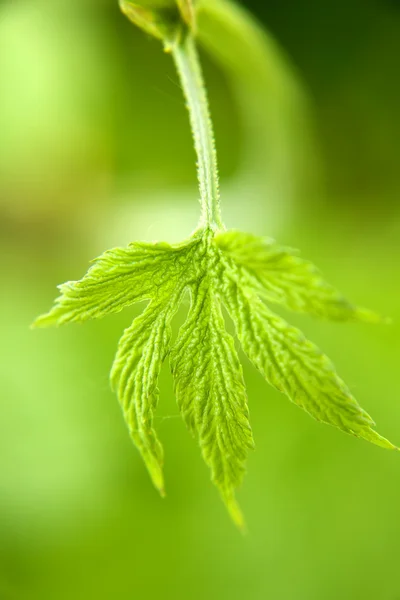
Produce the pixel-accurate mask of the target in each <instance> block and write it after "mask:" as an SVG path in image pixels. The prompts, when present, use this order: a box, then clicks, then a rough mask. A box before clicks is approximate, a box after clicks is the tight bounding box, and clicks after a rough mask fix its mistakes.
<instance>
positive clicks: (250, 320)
mask: <svg viewBox="0 0 400 600" xmlns="http://www.w3.org/2000/svg"><path fill="white" fill-rule="evenodd" d="M221 279H222V281H221V282H220V293H221V297H222V299H223V302H224V304H225V305H226V307H227V309H228V312H229V314H230V316H231V318H232V319H233V321H234V323H235V327H236V331H237V334H238V337H239V340H240V344H241V346H242V348H243V351H244V352H245V354H246V355H247V356H248V358H249V359H250V361H251V362H252V363H253V364H254V366H255V367H256V368H257V369H258V370H259V371H260V372H261V373H262V375H263V376H264V377H265V379H266V380H267V381H268V383H270V384H271V385H272V386H274V387H275V388H276V389H277V390H279V391H280V392H282V393H284V394H286V395H287V396H288V398H289V399H290V400H291V401H292V402H294V403H295V404H297V405H298V406H299V407H300V408H303V409H304V410H305V411H306V412H308V413H309V414H310V415H311V416H312V417H314V418H315V419H317V420H318V421H322V422H324V423H327V424H329V425H334V426H336V427H338V428H339V429H341V430H342V431H345V432H346V433H349V434H352V435H355V436H356V437H361V438H364V439H365V440H367V441H369V442H372V443H374V444H376V445H378V446H382V447H384V448H389V449H395V447H394V446H393V444H391V443H390V442H389V441H388V440H386V439H385V438H383V437H382V436H380V435H379V434H378V433H377V432H376V431H374V430H373V429H372V427H373V426H374V425H375V423H374V421H373V420H372V419H371V417H370V416H369V415H368V414H367V413H366V412H365V411H364V410H363V409H362V408H361V407H360V406H359V404H358V403H357V402H356V400H355V398H354V397H353V396H352V394H351V392H350V390H349V389H348V387H347V386H346V385H345V384H344V382H343V381H342V380H341V379H340V378H339V376H338V375H337V373H336V371H335V368H334V366H333V364H332V363H331V361H330V360H329V359H328V357H327V356H325V355H324V354H323V353H322V352H321V351H320V350H319V348H317V347H316V346H315V345H314V344H313V343H312V342H310V341H308V340H307V339H306V338H305V337H304V335H303V334H302V333H301V331H299V330H298V329H295V328H294V327H291V326H290V325H288V323H286V321H284V320H283V319H282V318H280V317H278V316H277V315H275V314H274V313H273V312H271V311H270V310H269V309H268V308H267V307H266V306H265V305H264V304H263V303H262V302H261V300H260V299H259V298H258V297H257V296H256V295H255V294H254V292H253V291H252V290H251V288H248V287H246V285H243V280H242V278H241V275H240V266H239V267H236V268H235V267H233V266H232V264H229V263H228V262H226V264H225V269H224V271H223V275H222V278H221Z"/></svg>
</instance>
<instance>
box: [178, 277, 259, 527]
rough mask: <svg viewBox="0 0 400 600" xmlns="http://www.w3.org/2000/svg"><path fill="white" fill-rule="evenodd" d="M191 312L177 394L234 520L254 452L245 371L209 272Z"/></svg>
mask: <svg viewBox="0 0 400 600" xmlns="http://www.w3.org/2000/svg"><path fill="white" fill-rule="evenodd" d="M190 289H191V308H190V312H189V315H188V319H187V321H186V323H185V324H184V325H183V326H182V327H181V330H180V332H179V337H178V339H177V341H176V344H175V346H174V347H173V349H172V352H171V357H170V361H171V369H172V373H173V377H174V382H175V394H176V398H177V402H178V405H179V407H180V410H181V412H182V416H183V418H184V420H185V422H186V424H187V427H188V428H189V430H190V431H191V432H192V433H193V434H194V435H195V437H196V438H197V439H198V441H199V444H200V447H201V450H202V454H203V457H204V460H205V462H206V463H207V465H208V466H209V467H210V468H211V472H212V480H213V482H214V483H215V485H216V486H217V487H218V489H219V491H220V493H221V496H222V498H223V500H224V502H225V504H226V506H227V508H228V510H229V512H230V514H231V516H232V518H233V520H234V522H235V523H236V524H237V525H238V526H239V527H240V528H243V526H244V521H243V517H242V515H241V512H240V509H239V507H238V505H237V503H236V501H235V488H236V487H238V486H239V485H240V483H241V481H242V477H243V473H244V464H245V460H246V458H247V453H248V450H249V449H250V448H253V437H252V431H251V427H250V423H249V417H248V408H247V398H246V391H245V386H244V381H243V375H242V368H241V365H240V363H239V359H238V356H237V353H236V350H235V346H234V343H233V339H232V337H231V336H230V335H229V334H228V333H227V332H226V330H225V324H224V320H223V318H222V314H221V309H220V306H219V303H218V301H217V299H216V298H215V296H214V294H213V286H212V281H211V279H210V277H208V276H207V274H205V276H204V278H202V279H200V280H199V281H198V282H196V284H194V285H192V286H191V288H190Z"/></svg>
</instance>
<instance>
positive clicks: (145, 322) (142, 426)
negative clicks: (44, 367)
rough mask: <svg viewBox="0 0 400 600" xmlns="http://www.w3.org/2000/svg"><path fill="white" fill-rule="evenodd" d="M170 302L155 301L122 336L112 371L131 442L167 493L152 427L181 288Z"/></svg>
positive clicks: (157, 443)
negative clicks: (161, 374)
mask: <svg viewBox="0 0 400 600" xmlns="http://www.w3.org/2000/svg"><path fill="white" fill-rule="evenodd" d="M175 283H176V284H177V289H176V292H175V293H174V294H172V295H171V296H170V297H169V298H168V297H166V298H165V299H160V300H159V301H154V300H153V301H152V302H151V303H150V304H149V306H148V307H147V309H146V310H145V311H144V313H143V314H142V315H141V316H140V317H137V318H136V319H135V320H134V321H133V324H132V325H131V327H129V328H128V329H126V330H125V333H124V335H123V336H122V338H121V340H120V342H119V346H118V352H117V356H116V357H115V361H114V364H113V367H112V370H111V385H112V388H113V390H114V391H115V392H116V393H117V396H118V399H119V402H120V404H121V407H122V410H123V413H124V417H125V421H126V423H127V425H128V428H129V433H130V435H131V438H132V440H133V442H134V444H135V445H136V447H137V448H138V450H139V451H140V453H141V455H142V458H143V460H144V462H145V464H146V466H147V469H148V471H149V473H150V476H151V478H152V481H153V483H154V485H155V487H156V488H157V489H158V490H159V491H160V493H161V495H162V496H163V495H164V494H165V491H164V477H163V449H162V446H161V444H160V441H159V440H158V437H157V434H156V431H155V429H154V427H153V414H154V411H155V409H156V407H157V403H158V387H157V383H158V377H159V374H160V370H161V367H162V364H163V362H164V360H165V358H166V356H167V353H168V350H169V344H170V340H171V325H170V323H171V319H172V317H173V315H174V313H175V311H176V310H177V308H178V306H179V302H180V295H181V291H182V290H181V288H180V287H179V284H178V281H176V280H175Z"/></svg>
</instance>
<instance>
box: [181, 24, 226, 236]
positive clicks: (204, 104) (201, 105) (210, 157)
mask: <svg viewBox="0 0 400 600" xmlns="http://www.w3.org/2000/svg"><path fill="white" fill-rule="evenodd" d="M171 52H172V55H173V57H174V61H175V65H176V68H177V70H178V73H179V77H180V80H181V84H182V88H183V91H184V94H185V98H186V101H187V106H188V109H189V115H190V123H191V126H192V133H193V139H194V145H195V150H196V154H197V176H198V180H199V187H200V204H201V212H202V215H201V225H202V226H205V227H207V228H210V229H222V228H223V224H222V219H221V207H220V200H219V178H218V166H217V152H216V149H215V140H214V131H213V126H212V122H211V116H210V111H209V107H208V99H207V93H206V89H205V87H204V81H203V74H202V70H201V66H200V61H199V57H198V54H197V49H196V44H195V41H194V38H193V35H192V34H191V33H185V34H184V35H182V38H181V39H180V40H179V41H178V42H177V43H175V44H173V45H172V47H171Z"/></svg>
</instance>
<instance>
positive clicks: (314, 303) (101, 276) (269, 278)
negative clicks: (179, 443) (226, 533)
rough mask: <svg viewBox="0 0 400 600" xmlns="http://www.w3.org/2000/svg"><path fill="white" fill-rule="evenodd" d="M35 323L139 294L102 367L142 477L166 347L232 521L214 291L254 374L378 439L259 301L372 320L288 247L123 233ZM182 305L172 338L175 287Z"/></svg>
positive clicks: (229, 425)
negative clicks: (128, 237) (166, 240)
mask: <svg viewBox="0 0 400 600" xmlns="http://www.w3.org/2000/svg"><path fill="white" fill-rule="evenodd" d="M60 291H61V296H60V297H59V298H58V299H57V300H56V303H55V305H54V308H53V309H51V311H50V312H49V313H48V314H47V315H44V316H42V317H39V318H38V320H37V321H36V323H35V325H36V326H41V327H42V326H48V325H60V324H63V323H68V322H72V321H77V322H82V321H85V320H87V319H89V318H98V317H103V316H105V315H106V314H110V313H114V312H118V311H120V310H122V309H123V308H124V307H125V306H128V305H130V304H133V303H135V302H138V301H141V300H149V301H150V302H149V304H148V305H147V307H146V308H145V309H144V311H143V313H142V314H141V315H140V316H139V317H137V318H136V319H135V320H134V321H133V323H132V325H131V326H130V327H129V328H128V329H126V331H125V332H124V334H123V336H122V338H121V340H120V343H119V347H118V351H117V355H116V358H115V361H114V365H113V367H112V372H111V383H112V387H113V389H114V390H115V391H116V393H117V396H118V399H119V402H120V404H121V407H122V410H123V413H124V417H125V420H126V422H127V425H128V428H129V431H130V435H131V437H132V440H133V442H134V444H135V445H136V447H137V448H138V450H139V451H140V453H141V455H142V457H143V459H144V462H145V464H146V466H147V468H148V471H149V473H150V476H151V478H152V480H153V483H154V485H155V486H156V487H157V488H158V489H159V491H160V492H161V494H162V495H163V494H164V479H163V449H162V446H161V443H160V441H159V440H158V437H157V434H156V431H155V429H154V425H153V415H154V411H155V410H156V407H157V402H158V377H159V373H160V370H161V366H162V364H163V362H164V361H165V359H166V358H167V356H169V358H170V365H171V371H172V376H173V379H174V387H175V394H176V398H177V402H178V406H179V408H180V411H181V413H182V417H183V419H184V421H185V423H186V425H187V427H188V429H189V430H190V431H191V432H192V433H193V435H194V436H195V438H196V439H197V441H198V443H199V445H200V448H201V451H202V454H203V458H204V460H205V462H206V463H207V465H208V466H209V468H210V469H211V474H212V480H213V482H214V483H215V485H216V486H217V487H218V489H219V491H220V494H221V497H222V499H223V501H224V502H225V504H226V506H227V508H228V510H229V512H230V514H231V516H232V518H233V520H234V521H235V522H236V524H237V525H238V526H239V527H242V526H243V519H242V516H241V512H240V509H239V508H238V505H237V503H236V500H235V490H236V488H237V487H238V486H239V485H240V483H241V480H242V476H243V473H244V468H245V461H246V458H247V454H248V451H249V450H250V449H251V448H252V447H253V437H252V431H251V427H250V422H249V413H248V407H247V398H246V391H245V386H244V382H243V374H242V368H241V365H240V362H239V359H238V356H237V352H236V349H235V344H234V340H233V338H232V337H231V336H230V335H229V334H228V333H227V331H226V329H225V323H224V319H223V316H222V312H221V303H222V304H223V305H224V306H225V307H226V309H227V311H228V313H229V315H230V317H231V318H232V320H233V322H234V325H235V329H236V333H237V336H238V339H239V341H240V344H241V347H242V349H243V351H244V352H245V354H246V355H247V356H248V358H249V359H250V361H251V362H252V363H253V364H254V365H255V367H256V368H257V369H259V371H260V372H261V373H262V374H263V376H264V377H265V379H266V380H267V381H268V382H269V383H270V384H271V385H273V386H274V387H275V388H277V389H278V390H279V391H281V392H282V393H284V394H286V395H287V396H288V397H289V399H290V400H291V401H292V402H294V403H295V404H297V405H298V406H300V407H301V408H303V409H304V410H305V411H307V412H308V413H309V414H310V415H311V416H313V417H314V418H316V419H317V420H320V421H323V422H325V423H328V424H330V425H334V426H336V427H338V428H339V429H341V430H343V431H345V432H346V433H349V434H352V435H355V436H357V437H361V438H364V439H365V440H368V441H370V442H372V443H374V444H376V445H378V446H382V447H385V448H390V449H394V448H395V446H393V445H392V444H391V443H390V442H389V441H388V440H386V439H385V438H383V437H381V436H380V435H379V434H378V433H377V432H376V431H374V429H373V426H374V422H373V421H372V419H371V417H370V416H369V415H368V414H367V413H366V412H365V411H364V410H363V409H362V408H361V407H360V406H359V404H358V403H357V402H356V400H355V398H354V397H353V396H352V394H351V392H350V390H349V389H348V388H347V387H346V385H345V384H344V382H343V381H342V380H341V379H340V378H339V376H338V375H337V374H336V371H335V369H334V367H333V365H332V363H331V362H330V360H329V359H328V358H327V357H326V356H325V355H324V354H323V353H322V352H321V351H320V350H319V349H318V348H317V347H316V346H315V345H314V344H312V343H311V342H309V341H308V340H307V339H306V338H305V337H304V336H303V334H302V333H301V332H300V331H299V330H297V329H295V328H294V327H291V326H290V325H288V324H287V323H286V322H285V321H284V320H283V319H282V318H281V317H278V316H277V315H275V314H274V313H273V312H271V311H270V310H269V308H268V307H267V306H266V304H265V303H264V300H270V301H273V302H279V303H280V304H283V305H285V306H287V307H289V308H292V309H294V310H299V311H301V312H310V313H311V314H314V315H318V316H324V317H330V318H333V319H341V320H355V319H358V320H374V319H375V317H373V316H372V315H373V313H369V312H368V311H361V310H359V309H357V308H356V307H353V306H352V305H351V304H350V303H349V302H347V301H346V300H344V299H343V297H342V296H341V295H340V294H339V293H338V292H337V291H336V290H334V288H333V287H331V286H330V285H329V284H327V283H325V282H324V281H323V280H322V278H321V276H320V275H319V273H318V272H317V271H316V270H315V268H314V267H313V266H312V265H311V264H310V263H308V262H306V261H303V260H302V259H299V258H298V257H296V256H295V255H294V254H293V253H292V252H291V251H289V250H287V249H283V248H280V247H278V246H277V245H275V243H272V242H269V241H266V240H265V239H263V238H256V237H254V236H250V235H248V234H243V233H240V232H220V233H218V234H217V235H216V234H215V232H214V231H212V230H210V229H208V228H205V229H204V230H199V231H198V232H196V233H195V234H194V235H193V237H192V238H191V239H190V240H188V241H187V242H184V243H182V244H180V245H176V246H170V245H168V244H159V243H158V244H147V243H135V244H131V245H130V246H129V247H128V248H127V249H115V250H110V251H108V252H106V253H105V254H103V256H101V257H100V258H99V259H97V260H96V261H95V264H94V266H92V267H91V268H90V269H89V271H88V273H87V274H86V275H85V276H84V277H83V279H82V280H80V281H76V282H69V283H67V284H64V285H63V286H61V287H60ZM185 293H186V294H189V296H190V308H189V312H188V315H187V318H186V321H185V322H184V324H183V325H182V327H181V329H180V331H179V333H178V337H177V339H176V341H175V342H174V343H173V344H172V343H171V339H172V334H171V321H172V318H173V316H174V314H175V312H176V311H177V310H178V307H179V305H180V303H181V300H182V297H183V296H184V294H185Z"/></svg>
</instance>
